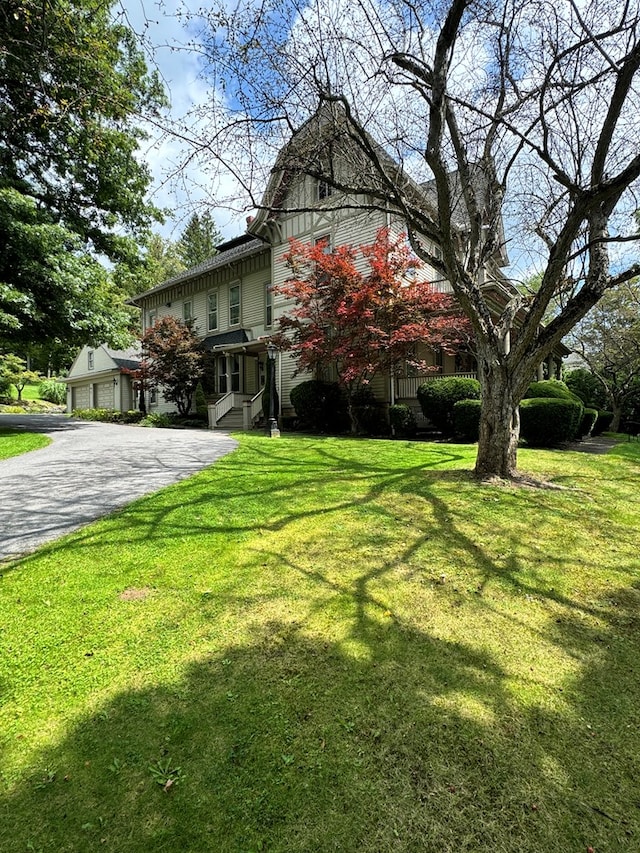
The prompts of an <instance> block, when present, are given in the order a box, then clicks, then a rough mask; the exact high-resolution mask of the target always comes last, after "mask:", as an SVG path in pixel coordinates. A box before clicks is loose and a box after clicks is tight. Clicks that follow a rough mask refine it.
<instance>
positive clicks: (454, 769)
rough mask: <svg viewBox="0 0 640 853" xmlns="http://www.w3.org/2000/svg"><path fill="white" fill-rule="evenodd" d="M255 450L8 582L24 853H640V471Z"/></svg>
mask: <svg viewBox="0 0 640 853" xmlns="http://www.w3.org/2000/svg"><path fill="white" fill-rule="evenodd" d="M240 442H241V446H240V449H239V450H238V451H237V452H236V453H235V454H233V455H231V456H229V457H226V458H225V459H223V460H222V461H221V462H220V463H219V464H217V465H215V466H214V467H212V468H210V469H209V470H207V471H205V472H203V473H202V474H200V475H198V476H196V477H193V478H191V479H189V480H187V481H184V482H182V483H180V484H179V485H177V486H174V487H171V488H169V489H166V490H164V491H162V492H161V493H159V494H157V495H155V496H151V497H149V498H146V499H143V500H140V501H138V502H136V503H135V504H133V505H131V506H130V507H128V508H127V509H125V510H123V511H122V512H120V513H118V514H116V515H114V516H112V517H111V518H108V519H106V520H104V521H102V522H100V523H98V524H94V525H91V526H90V527H87V528H86V529H85V530H84V531H81V532H79V533H77V534H75V535H73V536H70V537H68V538H66V539H64V540H61V541H60V542H58V543H56V544H54V545H51V546H49V547H47V548H46V549H43V550H42V551H40V552H39V553H37V554H35V555H34V556H32V557H28V558H24V559H22V560H21V561H19V562H17V563H13V564H10V565H8V566H7V567H6V568H5V569H4V573H3V575H2V578H1V580H0V646H1V648H0V691H1V696H2V701H1V703H0V750H1V755H2V761H1V763H0V850H2V851H3V853H13V851H16V853H17V851H20V852H21V853H22V851H26V850H35V851H40V850H42V851H56V853H57V852H58V851H78V853H80V851H94V850H106V851H117V853H133V851H137V853H149V851H175V853H178V852H179V853H184V851H215V853H217V852H218V851H234V852H235V851H238V853H249V851H260V850H261V851H296V853H297V851H305V853H307V851H308V853H318V851H327V853H328V851H340V850H342V851H371V853H386V851H415V853H448V852H449V851H450V853H462V851H473V853H479V851H491V853H500V851H514V853H515V851H518V853H560V851H562V853H567V852H568V851H580V853H584V851H586V849H587V847H588V846H592V847H593V848H594V849H595V850H596V851H597V853H605V851H610V853H612V851H630V850H637V849H640V798H639V794H638V791H639V788H638V779H639V778H640V761H639V751H640V744H639V742H638V728H639V724H640V710H639V709H640V680H639V678H638V668H639V666H640V664H639V663H638V662H639V661H640V630H639V628H640V621H639V616H638V613H639V605H640V563H639V559H638V530H639V529H640V499H639V494H640V493H639V491H638V484H639V477H640V445H639V444H638V443H624V444H620V445H618V446H617V447H616V448H614V450H613V451H612V452H610V453H609V454H607V455H606V456H591V455H588V454H579V453H569V452H565V453H556V452H546V451H537V452H532V451H521V453H520V463H521V466H522V468H523V469H526V470H528V471H530V472H532V473H534V474H536V475H537V476H539V477H544V478H547V479H549V480H551V481H553V482H554V483H556V484H557V485H561V486H563V487H566V488H564V489H562V490H542V489H540V490H534V489H524V488H521V489H515V488H511V487H498V486H479V485H476V484H475V483H474V482H473V481H472V480H471V479H470V476H469V473H468V472H469V470H470V468H471V467H472V463H473V456H474V448H472V447H466V446H453V445H429V444H419V443H415V444H414V443H404V442H387V441H357V440H346V439H343V440H338V439H325V440H322V439H310V438H309V439H307V438H298V437H286V438H285V437H283V438H282V439H281V440H279V441H270V440H267V439H265V438H263V437H262V436H243V437H241V439H240ZM167 783H169V784H167Z"/></svg>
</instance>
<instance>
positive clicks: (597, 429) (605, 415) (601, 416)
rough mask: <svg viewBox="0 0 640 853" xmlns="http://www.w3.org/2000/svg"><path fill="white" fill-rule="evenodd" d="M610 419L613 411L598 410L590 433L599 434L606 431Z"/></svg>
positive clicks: (609, 424)
mask: <svg viewBox="0 0 640 853" xmlns="http://www.w3.org/2000/svg"><path fill="white" fill-rule="evenodd" d="M612 420H613V412H607V411H602V412H598V417H597V418H596V422H595V424H594V425H593V429H592V430H591V435H601V434H602V433H603V432H606V431H607V430H608V429H609V427H610V426H611V421H612Z"/></svg>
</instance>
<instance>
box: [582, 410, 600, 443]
mask: <svg viewBox="0 0 640 853" xmlns="http://www.w3.org/2000/svg"><path fill="white" fill-rule="evenodd" d="M597 420H598V410H597V409H585V410H584V412H583V414H582V420H581V421H580V429H579V430H578V438H587V437H588V436H590V435H591V434H592V432H593V427H594V426H595V423H596V421H597Z"/></svg>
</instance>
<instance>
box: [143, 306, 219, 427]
mask: <svg viewBox="0 0 640 853" xmlns="http://www.w3.org/2000/svg"><path fill="white" fill-rule="evenodd" d="M142 353H143V361H144V363H145V370H146V374H147V375H146V377H145V378H146V383H147V387H156V388H160V390H161V392H162V395H163V397H164V399H165V400H166V401H167V402H172V403H175V404H176V408H177V410H178V414H179V415H182V416H185V415H188V414H189V412H190V411H191V405H192V403H193V398H194V395H195V392H196V386H197V385H198V382H199V381H200V379H201V378H202V374H203V372H204V354H203V351H202V348H201V346H200V340H199V338H198V336H197V335H196V333H195V332H194V331H193V328H192V323H190V322H189V323H186V322H184V321H182V320H177V319H176V318H175V317H171V316H165V317H162V318H161V319H159V320H158V321H157V322H156V323H155V324H154V325H153V326H152V327H151V328H150V329H148V330H147V331H146V332H145V334H144V335H143V337H142Z"/></svg>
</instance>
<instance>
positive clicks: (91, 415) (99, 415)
mask: <svg viewBox="0 0 640 853" xmlns="http://www.w3.org/2000/svg"><path fill="white" fill-rule="evenodd" d="M71 414H72V415H73V417H74V418H80V419H81V420H83V421H104V422H105V423H116V422H117V421H118V419H119V417H120V412H116V411H115V409H74V410H73V412H72V413H71Z"/></svg>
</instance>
